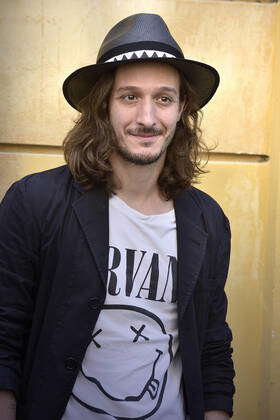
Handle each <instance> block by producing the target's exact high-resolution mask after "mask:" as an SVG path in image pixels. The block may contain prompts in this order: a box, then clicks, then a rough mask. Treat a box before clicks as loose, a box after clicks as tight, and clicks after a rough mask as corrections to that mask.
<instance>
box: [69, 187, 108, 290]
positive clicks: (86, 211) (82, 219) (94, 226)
mask: <svg viewBox="0 0 280 420" xmlns="http://www.w3.org/2000/svg"><path fill="white" fill-rule="evenodd" d="M73 208H74V211H75V213H76V216H77V218H78V220H79V223H80V225H81V228H82V230H83V232H84V234H85V236H86V239H87V242H88V245H89V248H90V250H91V252H92V255H93V257H94V260H95V263H96V265H97V268H98V271H99V273H100V276H101V278H102V281H103V283H104V285H105V287H106V283H107V272H108V252H109V209H108V198H107V195H106V193H105V191H104V190H102V189H92V190H89V191H86V192H84V194H83V195H82V196H81V197H80V198H79V199H78V200H77V201H75V202H74V203H73Z"/></svg>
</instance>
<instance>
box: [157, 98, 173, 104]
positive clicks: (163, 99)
mask: <svg viewBox="0 0 280 420" xmlns="http://www.w3.org/2000/svg"><path fill="white" fill-rule="evenodd" d="M157 101H158V102H159V103H161V104H163V105H168V104H170V103H171V102H174V101H173V99H172V98H170V97H169V96H160V97H159V98H158V100H157Z"/></svg>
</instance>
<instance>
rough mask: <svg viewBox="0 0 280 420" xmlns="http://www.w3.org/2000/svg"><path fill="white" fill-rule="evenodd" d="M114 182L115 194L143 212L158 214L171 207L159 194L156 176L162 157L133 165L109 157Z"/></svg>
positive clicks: (158, 173)
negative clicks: (151, 162)
mask: <svg viewBox="0 0 280 420" xmlns="http://www.w3.org/2000/svg"><path fill="white" fill-rule="evenodd" d="M111 164H112V167H113V172H114V176H115V179H116V184H117V185H118V186H119V187H118V188H117V190H116V191H115V193H116V195H117V196H118V197H120V198H121V199H122V200H123V201H125V202H126V203H127V204H128V205H129V206H131V207H132V208H134V209H136V210H138V211H140V212H142V213H144V214H160V213H164V212H167V211H169V210H171V209H172V208H173V203H172V201H166V200H165V199H164V198H163V197H162V196H161V194H160V190H159V187H158V183H157V181H158V178H159V175H160V173H161V170H162V167H163V164H164V158H163V159H159V160H158V161H157V162H155V163H153V164H150V165H143V166H141V165H135V164H132V163H130V162H126V161H123V160H122V161H120V160H119V159H118V158H115V157H114V156H113V157H112V159H111Z"/></svg>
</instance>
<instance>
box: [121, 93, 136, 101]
mask: <svg viewBox="0 0 280 420" xmlns="http://www.w3.org/2000/svg"><path fill="white" fill-rule="evenodd" d="M121 99H122V100H124V101H126V102H134V101H136V99H137V98H136V96H135V95H132V94H129V95H123V96H122V97H121Z"/></svg>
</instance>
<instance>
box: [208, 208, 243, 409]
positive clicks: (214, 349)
mask: <svg viewBox="0 0 280 420" xmlns="http://www.w3.org/2000/svg"><path fill="white" fill-rule="evenodd" d="M230 239H231V233H230V226H229V222H228V219H227V218H226V217H225V216H224V214H223V212H222V211H220V212H219V216H218V217H217V219H216V232H215V238H214V240H215V242H216V246H214V247H212V250H213V249H216V250H217V251H216V252H215V254H213V255H212V257H211V259H212V262H211V264H212V270H213V273H212V274H213V278H212V279H211V281H213V282H214V285H215V286H214V288H213V291H212V293H211V300H210V310H209V316H208V321H207V327H206V332H205V340H204V345H203V348H202V377H203V388H204V402H205V411H208V410H223V411H226V412H227V413H228V414H229V415H230V416H232V406H233V394H234V392H235V388H234V385H233V378H234V375H235V373H234V368H233V362H232V357H231V355H232V348H231V341H232V333H231V330H230V328H229V326H228V324H227V322H226V314H227V297H226V294H225V290H224V287H225V282H226V278H227V274H228V267H229V258H230Z"/></svg>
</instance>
